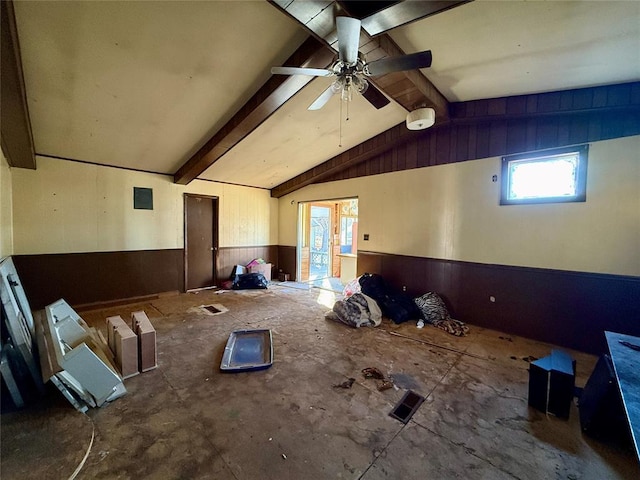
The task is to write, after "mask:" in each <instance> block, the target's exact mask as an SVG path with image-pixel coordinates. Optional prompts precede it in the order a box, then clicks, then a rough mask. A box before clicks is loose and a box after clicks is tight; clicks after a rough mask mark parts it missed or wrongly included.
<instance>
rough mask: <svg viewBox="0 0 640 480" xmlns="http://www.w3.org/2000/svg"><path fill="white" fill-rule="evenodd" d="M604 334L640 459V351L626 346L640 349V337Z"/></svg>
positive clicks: (611, 333)
mask: <svg viewBox="0 0 640 480" xmlns="http://www.w3.org/2000/svg"><path fill="white" fill-rule="evenodd" d="M604 334H605V336H606V338H607V344H608V345H609V353H610V354H611V361H612V363H613V368H614V370H615V373H616V379H617V381H618V387H619V388H620V394H621V395H622V402H623V403H624V409H625V412H626V414H627V419H628V421H629V427H630V429H631V437H632V438H633V444H634V446H635V449H636V455H637V456H638V459H640V449H639V448H638V446H639V444H640V351H639V350H634V349H633V348H630V347H629V346H626V345H625V344H624V342H626V343H627V344H630V345H636V346H638V347H639V348H640V337H632V336H631V335H623V334H621V333H614V332H604Z"/></svg>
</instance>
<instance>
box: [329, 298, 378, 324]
mask: <svg viewBox="0 0 640 480" xmlns="http://www.w3.org/2000/svg"><path fill="white" fill-rule="evenodd" d="M325 318H326V319H328V320H334V321H338V322H342V323H344V324H345V325H349V326H350V327H354V328H359V327H377V326H378V325H380V323H382V312H381V311H380V307H379V306H378V304H377V303H376V302H375V300H373V299H372V298H371V297H368V296H366V295H363V294H362V293H356V294H354V295H352V296H350V297H349V298H347V299H346V300H338V301H337V302H336V303H335V304H334V305H333V310H332V311H330V312H327V314H326V315H325Z"/></svg>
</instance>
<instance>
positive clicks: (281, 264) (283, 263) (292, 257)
mask: <svg viewBox="0 0 640 480" xmlns="http://www.w3.org/2000/svg"><path fill="white" fill-rule="evenodd" d="M297 258H298V257H297V255H296V247H292V246H289V245H278V268H279V269H281V270H282V271H283V272H284V273H288V274H289V275H290V276H291V277H290V278H291V280H294V281H295V280H296V270H297V265H298V260H297Z"/></svg>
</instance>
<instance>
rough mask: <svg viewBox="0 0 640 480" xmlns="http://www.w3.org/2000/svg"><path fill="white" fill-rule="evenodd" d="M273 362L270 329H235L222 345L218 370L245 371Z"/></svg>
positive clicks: (267, 366) (260, 368)
mask: <svg viewBox="0 0 640 480" xmlns="http://www.w3.org/2000/svg"><path fill="white" fill-rule="evenodd" d="M272 364H273V339H272V337H271V330H236V331H235V332H231V335H229V339H228V340H227V345H226V346H225V347H224V353H223V354H222V362H221V363H220V370H222V371H224V372H247V371H250V370H262V369H265V368H269V367H270V366H271V365H272Z"/></svg>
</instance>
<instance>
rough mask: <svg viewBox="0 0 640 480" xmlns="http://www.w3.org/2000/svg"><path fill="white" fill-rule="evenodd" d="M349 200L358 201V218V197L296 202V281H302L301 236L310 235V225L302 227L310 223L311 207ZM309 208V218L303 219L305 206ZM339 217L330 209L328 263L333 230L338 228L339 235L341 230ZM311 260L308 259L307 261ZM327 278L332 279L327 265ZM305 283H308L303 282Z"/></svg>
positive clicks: (331, 258)
mask: <svg viewBox="0 0 640 480" xmlns="http://www.w3.org/2000/svg"><path fill="white" fill-rule="evenodd" d="M349 200H357V201H358V216H359V205H360V199H359V197H358V195H354V196H348V197H339V198H326V199H321V200H300V201H299V202H298V214H297V219H296V224H297V228H296V280H297V281H299V282H301V281H303V280H302V278H301V275H302V248H303V247H302V245H303V243H304V239H303V236H304V235H305V233H306V234H307V235H310V225H309V226H308V227H307V226H305V225H304V223H305V221H306V222H308V223H310V221H311V206H313V205H317V206H321V207H327V206H330V205H331V204H336V203H340V202H344V201H349ZM307 205H308V206H309V218H305V215H304V209H305V206H307ZM339 221H340V215H339V214H338V215H336V212H335V211H334V210H333V209H332V211H331V224H332V232H331V239H330V246H329V262H330V263H331V262H333V261H334V258H333V248H332V247H333V242H334V231H335V228H336V227H337V228H338V234H340V232H339V229H340V228H341V226H340V224H339ZM309 241H310V239H309ZM310 260H311V259H310V258H309V261H310ZM328 273H329V276H330V277H333V268H332V266H331V265H329V270H328ZM305 281H308V279H307V280H305Z"/></svg>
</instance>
